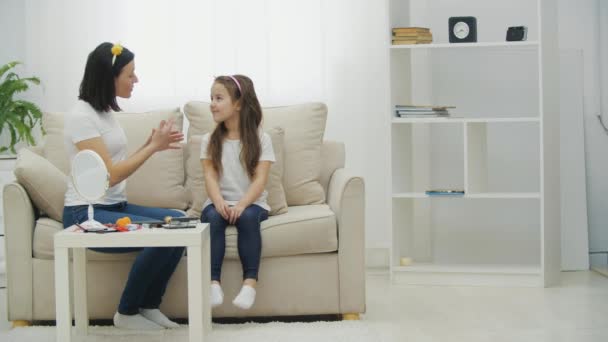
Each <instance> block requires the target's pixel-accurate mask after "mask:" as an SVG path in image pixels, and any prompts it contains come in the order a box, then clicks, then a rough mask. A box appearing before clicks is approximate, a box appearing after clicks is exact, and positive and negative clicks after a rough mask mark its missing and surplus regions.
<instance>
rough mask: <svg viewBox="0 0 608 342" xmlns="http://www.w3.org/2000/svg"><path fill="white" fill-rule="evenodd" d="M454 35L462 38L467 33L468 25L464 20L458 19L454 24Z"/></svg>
mask: <svg viewBox="0 0 608 342" xmlns="http://www.w3.org/2000/svg"><path fill="white" fill-rule="evenodd" d="M453 30H454V36H456V38H458V39H464V38H466V37H467V36H468V35H469V25H468V24H467V23H465V22H464V21H459V22H457V23H456V24H455V25H454V29H453Z"/></svg>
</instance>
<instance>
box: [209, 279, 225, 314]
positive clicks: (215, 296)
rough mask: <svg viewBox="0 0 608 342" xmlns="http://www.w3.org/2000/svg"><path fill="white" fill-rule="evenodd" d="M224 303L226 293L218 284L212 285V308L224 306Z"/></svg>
mask: <svg viewBox="0 0 608 342" xmlns="http://www.w3.org/2000/svg"><path fill="white" fill-rule="evenodd" d="M223 302H224V291H222V287H221V286H220V284H218V283H211V307H212V308H215V307H216V306H220V305H222V303H223Z"/></svg>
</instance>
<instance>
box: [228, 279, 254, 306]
mask: <svg viewBox="0 0 608 342" xmlns="http://www.w3.org/2000/svg"><path fill="white" fill-rule="evenodd" d="M254 302H255V289H254V288H253V287H251V286H249V285H243V287H241V292H239V294H238V296H236V298H234V300H233V301H232V304H234V305H235V306H237V307H239V308H241V309H243V310H247V309H249V308H250V307H251V306H252V305H253V303H254Z"/></svg>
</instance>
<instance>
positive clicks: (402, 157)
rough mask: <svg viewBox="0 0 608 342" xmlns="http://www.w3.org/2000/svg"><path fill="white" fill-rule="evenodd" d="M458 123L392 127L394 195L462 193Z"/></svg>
mask: <svg viewBox="0 0 608 342" xmlns="http://www.w3.org/2000/svg"><path fill="white" fill-rule="evenodd" d="M463 141H464V128H463V125H462V124H461V123H458V122H454V123H450V122H447V123H437V124H433V125H429V124H426V123H420V124H418V123H417V124H406V125H393V126H392V144H391V146H392V148H391V158H392V184H393V191H395V192H396V193H419V192H422V193H424V192H425V191H427V190H431V189H440V188H441V189H444V188H445V189H464V145H463Z"/></svg>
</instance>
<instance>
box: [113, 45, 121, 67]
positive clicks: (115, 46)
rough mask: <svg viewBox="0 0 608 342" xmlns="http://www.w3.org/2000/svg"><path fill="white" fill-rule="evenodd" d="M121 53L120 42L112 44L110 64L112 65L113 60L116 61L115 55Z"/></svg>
mask: <svg viewBox="0 0 608 342" xmlns="http://www.w3.org/2000/svg"><path fill="white" fill-rule="evenodd" d="M121 53H122V46H121V45H120V44H114V46H112V55H113V56H112V66H114V62H116V57H117V56H120V54H121Z"/></svg>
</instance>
